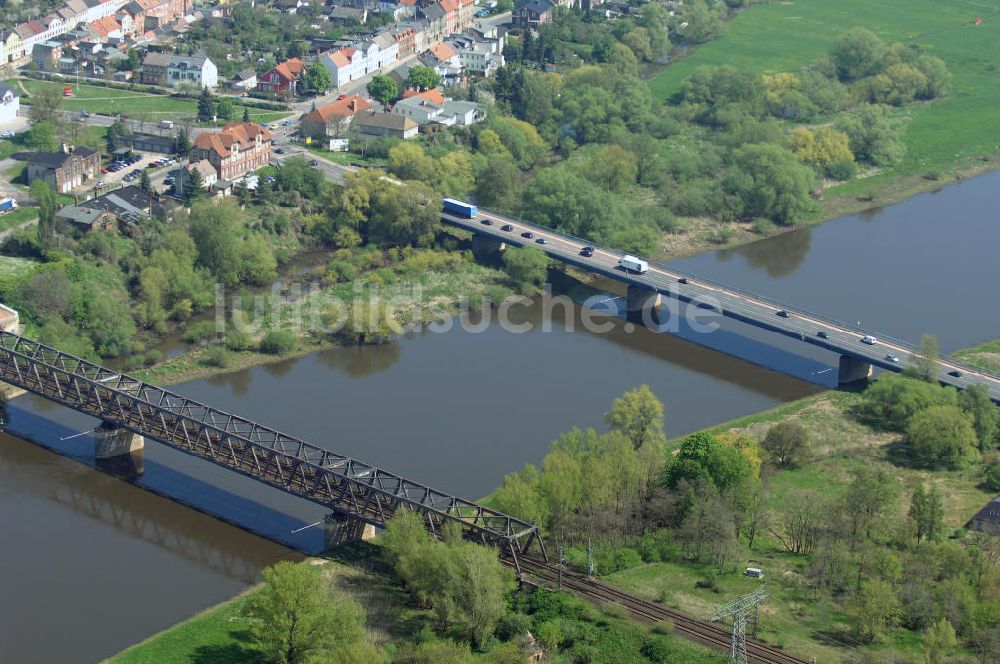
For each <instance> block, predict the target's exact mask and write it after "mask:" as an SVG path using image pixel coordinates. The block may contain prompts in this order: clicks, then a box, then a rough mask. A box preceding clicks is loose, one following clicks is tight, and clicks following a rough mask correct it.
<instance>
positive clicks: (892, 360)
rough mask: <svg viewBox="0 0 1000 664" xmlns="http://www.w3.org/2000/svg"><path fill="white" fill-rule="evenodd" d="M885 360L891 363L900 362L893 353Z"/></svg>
mask: <svg viewBox="0 0 1000 664" xmlns="http://www.w3.org/2000/svg"><path fill="white" fill-rule="evenodd" d="M885 359H887V360H889V361H890V362H899V358H898V357H896V356H895V355H893V354H892V353H889V354H888V355H886V356H885Z"/></svg>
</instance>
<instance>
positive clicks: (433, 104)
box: [392, 89, 483, 127]
mask: <svg viewBox="0 0 1000 664" xmlns="http://www.w3.org/2000/svg"><path fill="white" fill-rule="evenodd" d="M392 112H393V113H394V114H396V115H402V116H403V117H406V118H409V119H410V120H413V121H414V122H415V123H416V124H417V125H418V126H421V127H422V126H424V125H427V124H431V123H435V124H442V125H447V126H451V125H472V124H476V123H478V122H481V121H482V119H483V112H482V108H481V107H480V105H479V104H477V103H476V102H472V101H455V100H452V99H448V98H446V97H444V96H442V95H441V91H440V90H437V89H434V90H427V91H425V92H414V91H412V90H408V91H407V93H406V94H405V95H404V98H403V99H401V100H400V101H398V102H396V104H395V105H394V106H393V107H392Z"/></svg>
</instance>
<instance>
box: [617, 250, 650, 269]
mask: <svg viewBox="0 0 1000 664" xmlns="http://www.w3.org/2000/svg"><path fill="white" fill-rule="evenodd" d="M618 267H620V268H623V269H624V270H625V271H626V272H635V273H637V274H646V270H648V269H649V263H647V262H646V261H644V260H642V259H641V258H636V257H635V256H629V255H627V254H626V255H625V256H622V257H621V258H619V259H618Z"/></svg>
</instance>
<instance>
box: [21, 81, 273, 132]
mask: <svg viewBox="0 0 1000 664" xmlns="http://www.w3.org/2000/svg"><path fill="white" fill-rule="evenodd" d="M8 83H11V82H10V81H8ZM17 83H19V84H20V85H21V86H22V87H23V88H24V89H25V90H26V91H27V92H28V94H29V95H31V94H32V93H33V92H37V91H38V90H42V89H44V88H57V89H58V90H59V91H60V92H61V91H62V89H63V87H64V86H65V85H66V83H63V82H61V81H39V80H35V79H21V80H19V81H18V82H17ZM69 85H70V87H71V88H72V89H73V96H72V97H65V98H64V99H63V108H64V109H66V110H68V111H88V112H90V113H98V114H101V115H115V114H117V113H124V114H125V115H128V116H130V117H132V118H133V119H136V120H138V119H143V118H146V119H149V120H151V121H157V120H179V119H182V118H189V119H191V118H194V117H195V115H196V114H197V111H198V102H197V101H195V100H193V99H178V98H175V97H170V96H167V95H154V94H148V93H145V92H132V91H130V90H120V89H117V88H105V87H101V86H97V85H87V84H85V83H83V84H79V85H78V84H76V83H70V84H69ZM242 113H243V107H242V106H237V114H238V115H240V116H241V117H242ZM288 115H289V113H288V112H276V111H266V110H262V109H258V108H251V109H250V119H251V120H254V121H255V122H265V123H266V122H274V121H275V120H278V119H281V118H283V117H286V116H288ZM237 119H238V118H237Z"/></svg>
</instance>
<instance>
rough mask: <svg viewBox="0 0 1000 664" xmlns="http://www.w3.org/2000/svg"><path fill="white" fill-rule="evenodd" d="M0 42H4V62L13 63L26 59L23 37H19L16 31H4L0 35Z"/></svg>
mask: <svg viewBox="0 0 1000 664" xmlns="http://www.w3.org/2000/svg"><path fill="white" fill-rule="evenodd" d="M0 40H2V41H3V61H4V62H7V63H11V62H14V61H15V60H20V59H21V58H23V57H24V51H23V49H22V47H21V35H19V34H18V33H17V32H16V31H14V30H6V31H4V32H3V33H2V34H0Z"/></svg>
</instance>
